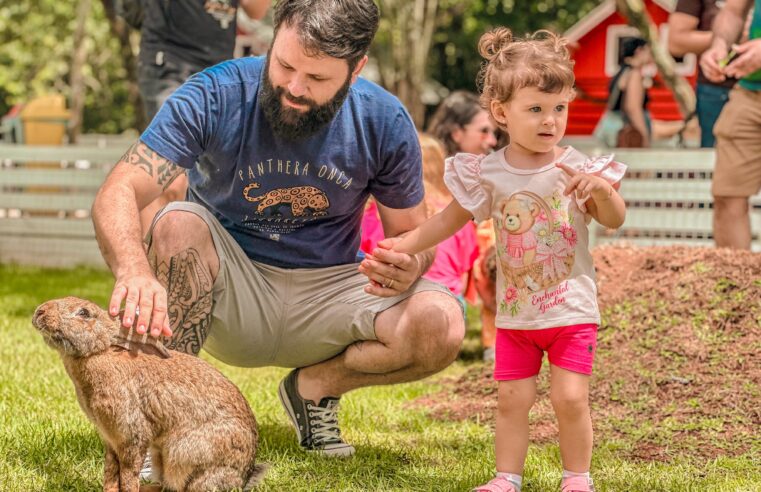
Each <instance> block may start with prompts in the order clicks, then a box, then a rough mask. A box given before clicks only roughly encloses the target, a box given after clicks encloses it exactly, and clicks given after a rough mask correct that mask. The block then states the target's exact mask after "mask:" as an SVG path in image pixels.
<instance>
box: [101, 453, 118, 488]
mask: <svg viewBox="0 0 761 492" xmlns="http://www.w3.org/2000/svg"><path fill="white" fill-rule="evenodd" d="M103 492H119V459H118V458H117V457H116V453H115V452H114V450H113V449H111V447H110V446H109V445H108V444H106V458H105V466H104V467H103Z"/></svg>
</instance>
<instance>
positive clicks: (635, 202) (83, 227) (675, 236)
mask: <svg viewBox="0 0 761 492" xmlns="http://www.w3.org/2000/svg"><path fill="white" fill-rule="evenodd" d="M127 147H128V144H124V145H112V146H110V147H108V148H102V147H98V146H92V145H89V146H88V145H86V146H69V147H28V146H19V145H0V262H1V263H21V264H33V265H39V266H54V267H71V266H74V265H80V264H84V265H92V266H100V267H103V266H105V264H104V262H103V260H102V259H101V256H100V252H99V250H98V246H97V244H96V241H95V233H94V230H93V226H92V222H91V219H90V207H91V205H92V201H93V199H94V198H95V193H96V192H97V190H98V187H99V186H100V184H101V183H102V182H103V180H104V179H105V177H106V174H107V173H108V171H109V169H110V168H111V166H112V165H113V164H114V163H115V162H117V161H118V159H119V157H121V155H122V154H123V153H124V151H125V150H126V148H127ZM586 150H587V151H588V152H589V153H600V151H599V150H595V149H586ZM616 159H617V160H619V161H621V162H624V163H626V164H627V165H628V166H629V170H628V173H627V176H626V178H625V179H624V181H623V184H622V187H621V194H622V196H623V197H624V199H625V200H626V202H627V205H628V210H627V218H626V223H625V224H624V226H623V227H622V228H620V229H618V230H616V231H608V230H605V229H604V228H603V227H601V226H599V225H595V226H594V227H593V230H592V241H593V244H603V243H610V242H615V241H627V242H630V243H633V244H637V245H666V244H691V245H696V246H710V245H712V244H713V239H712V233H711V229H712V226H711V221H712V200H711V193H710V185H711V176H712V170H713V162H714V153H713V151H710V150H662V149H654V150H628V149H626V150H625V149H621V150H619V151H616ZM751 205H752V207H754V208H752V209H751V228H752V232H753V249H754V250H756V251H761V240H760V239H759V237H760V236H761V195H756V196H755V197H753V198H752V199H751Z"/></svg>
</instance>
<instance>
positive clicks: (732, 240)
mask: <svg viewBox="0 0 761 492" xmlns="http://www.w3.org/2000/svg"><path fill="white" fill-rule="evenodd" d="M752 7H754V2H753V0H727V1H726V3H725V4H724V8H723V9H722V10H721V12H719V14H718V15H717V16H716V19H715V20H714V23H713V41H712V42H711V47H710V48H709V49H708V50H707V51H706V52H705V53H703V56H701V57H700V68H701V69H702V70H703V73H704V74H705V76H706V77H707V78H708V79H709V80H711V81H712V82H715V83H720V82H724V81H726V80H727V79H729V78H736V79H739V82H738V83H737V84H736V85H735V86H734V88H733V89H732V90H731V92H730V94H729V102H727V104H726V105H725V106H724V109H723V110H722V112H721V115H720V116H719V119H718V121H717V122H716V126H714V131H713V133H714V135H715V136H716V168H715V169H714V173H713V181H712V184H711V194H712V195H713V236H714V241H715V243H716V246H719V247H730V248H738V249H750V243H751V229H750V215H749V213H750V205H749V202H748V199H749V198H750V197H751V196H753V195H755V194H756V193H758V191H759V190H760V189H761V0H756V1H755V9H754V10H753V17H752V18H751V20H750V27H749V29H748V38H749V39H748V40H747V41H745V42H741V43H739V44H736V43H738V42H739V40H740V39H741V37H742V34H743V28H744V26H745V20H746V17H747V15H748V13H749V11H750V9H751V8H752Z"/></svg>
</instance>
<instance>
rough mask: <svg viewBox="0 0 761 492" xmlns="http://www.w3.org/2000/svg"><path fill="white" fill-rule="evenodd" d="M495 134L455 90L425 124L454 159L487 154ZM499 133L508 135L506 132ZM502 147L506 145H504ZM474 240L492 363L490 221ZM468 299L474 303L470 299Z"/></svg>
mask: <svg viewBox="0 0 761 492" xmlns="http://www.w3.org/2000/svg"><path fill="white" fill-rule="evenodd" d="M497 132H499V130H498V129H497V127H496V125H495V124H494V122H493V121H492V119H491V117H490V116H489V112H488V111H487V110H486V109H484V108H483V107H481V103H480V101H479V98H478V95H476V94H474V93H472V92H468V91H463V90H460V91H454V92H452V93H451V94H450V95H449V96H447V97H446V98H445V99H444V100H443V101H442V102H441V104H439V107H438V108H437V109H436V112H435V113H434V114H433V116H432V117H431V121H430V123H429V125H428V133H430V134H431V135H433V136H434V137H436V138H438V139H439V140H440V141H441V142H443V143H444V145H445V147H446V151H447V156H448V157H453V156H454V155H455V154H457V153H458V152H466V153H469V154H476V155H479V154H488V153H489V152H491V151H492V150H494V148H495V147H496V145H497V144H498V143H499V142H498V135H497ZM499 133H500V134H501V135H503V136H506V135H507V133H506V132H499ZM504 145H507V142H505V143H504ZM502 146H503V145H500V147H502ZM477 237H478V247H479V255H478V258H477V259H476V263H475V265H474V267H473V276H472V279H471V280H472V282H471V284H472V289H471V290H475V292H476V293H477V295H478V297H479V299H480V301H481V309H480V316H481V347H482V348H483V358H484V360H486V361H493V360H494V344H495V341H496V335H497V329H496V327H495V325H494V318H495V316H496V311H495V310H494V309H493V308H492V307H493V306H494V305H495V303H496V300H495V299H492V298H491V295H492V294H491V293H494V292H496V291H495V289H496V286H495V285H493V284H491V285H490V283H489V282H490V280H489V279H490V277H489V276H488V275H483V267H484V263H485V260H486V254H487V251H488V249H489V247H490V246H491V245H493V244H494V229H493V228H492V226H491V223H490V222H489V221H485V222H483V223H481V224H479V225H478V227H477ZM484 296H486V297H484ZM468 298H469V299H470V300H475V299H474V298H471V297H470V296H469V297H468Z"/></svg>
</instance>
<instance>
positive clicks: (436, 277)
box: [361, 133, 478, 309]
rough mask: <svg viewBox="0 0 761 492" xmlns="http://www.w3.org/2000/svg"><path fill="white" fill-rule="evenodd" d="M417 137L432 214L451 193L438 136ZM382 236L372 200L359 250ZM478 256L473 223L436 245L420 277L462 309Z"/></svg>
mask: <svg viewBox="0 0 761 492" xmlns="http://www.w3.org/2000/svg"><path fill="white" fill-rule="evenodd" d="M419 140H420V149H421V151H422V153H423V186H424V188H425V204H426V209H427V214H428V215H432V214H435V213H437V212H440V211H441V210H442V209H443V208H444V207H446V206H447V205H448V204H449V202H451V201H452V194H451V193H450V192H449V190H448V189H447V187H446V185H445V184H444V161H445V154H444V147H443V145H442V144H441V142H439V141H438V139H436V138H434V137H432V136H431V135H428V134H425V133H421V134H419ZM384 237H385V235H384V234H383V226H382V224H381V221H380V215H379V213H378V207H377V204H376V203H375V201H374V200H369V201H368V205H367V207H366V208H365V215H364V217H363V219H362V242H361V249H362V251H364V252H365V253H372V251H373V249H375V248H376V247H377V245H378V242H380V241H381V240H383V239H384ZM477 257H478V244H477V241H476V227H475V225H474V224H473V223H469V224H465V226H464V227H463V228H462V229H460V230H459V231H457V232H456V233H455V234H454V235H453V236H452V237H450V238H448V239H447V240H446V241H443V242H442V243H441V244H439V246H438V248H437V249H436V258H435V259H434V261H433V264H432V265H431V268H429V269H428V271H427V272H426V273H425V274H424V275H423V278H427V279H428V280H432V281H434V282H437V283H439V284H442V285H444V286H446V287H447V288H448V289H449V290H450V292H452V294H454V295H455V296H456V297H457V299H458V301H460V304H461V305H462V307H463V309H465V297H464V296H465V290H466V289H467V287H468V280H469V278H470V273H471V271H472V270H473V264H474V262H475V261H476V258H477Z"/></svg>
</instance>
